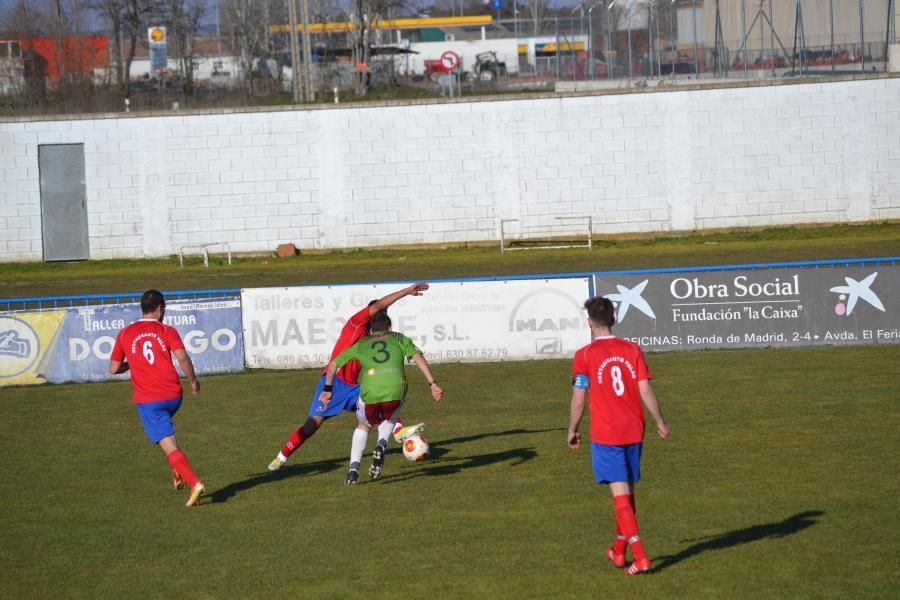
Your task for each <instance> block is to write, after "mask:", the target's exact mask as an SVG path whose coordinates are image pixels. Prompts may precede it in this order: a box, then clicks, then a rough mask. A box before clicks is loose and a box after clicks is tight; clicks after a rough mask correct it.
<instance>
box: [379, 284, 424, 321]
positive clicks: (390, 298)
mask: <svg viewBox="0 0 900 600" xmlns="http://www.w3.org/2000/svg"><path fill="white" fill-rule="evenodd" d="M427 289H428V284H427V283H414V284H412V285H411V286H409V287H405V288H403V289H402V290H397V291H396V292H394V293H393V294H388V295H387V296H385V297H384V298H381V299H379V300H378V301H377V302H376V303H375V304H373V305H372V306H370V307H369V314H370V315H374V314H375V313H377V312H379V311H382V310H385V309H386V308H387V307H389V306H390V305H391V304H393V303H394V302H396V301H397V300H399V299H400V298H405V297H406V296H421V295H422V292H424V291H426V290H427Z"/></svg>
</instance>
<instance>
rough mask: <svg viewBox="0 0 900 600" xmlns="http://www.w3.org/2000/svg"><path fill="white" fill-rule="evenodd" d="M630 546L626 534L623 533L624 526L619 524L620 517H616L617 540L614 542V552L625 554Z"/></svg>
mask: <svg viewBox="0 0 900 600" xmlns="http://www.w3.org/2000/svg"><path fill="white" fill-rule="evenodd" d="M626 548H628V543H627V541H626V540H625V535H624V534H623V533H622V528H621V527H620V526H619V519H618V518H617V519H616V541H615V542H613V547H612V549H613V554H625V550H626Z"/></svg>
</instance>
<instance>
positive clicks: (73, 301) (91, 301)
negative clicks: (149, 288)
mask: <svg viewBox="0 0 900 600" xmlns="http://www.w3.org/2000/svg"><path fill="white" fill-rule="evenodd" d="M142 294H143V292H123V293H120V294H89V295H85V296H42V297H35V298H2V299H0V310H2V311H6V312H19V311H23V310H38V311H40V310H53V309H57V308H74V307H79V306H102V305H104V304H128V303H132V302H140V301H141V295H142ZM164 295H165V297H166V299H167V300H205V299H223V298H228V299H231V298H240V296H241V290H240V289H219V290H176V291H170V292H164Z"/></svg>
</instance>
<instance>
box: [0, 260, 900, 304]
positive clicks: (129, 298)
mask: <svg viewBox="0 0 900 600" xmlns="http://www.w3.org/2000/svg"><path fill="white" fill-rule="evenodd" d="M898 262H900V256H885V257H879V258H846V259H840V260H809V261H797V262H779V263H748V264H738V265H715V266H707V267H665V268H661V269H625V270H618V271H583V272H576V273H538V274H533V273H532V274H526V275H502V276H485V277H462V278H459V279H430V280H428V281H429V282H430V283H457V282H478V281H519V280H527V279H571V278H575V277H593V276H595V275H650V274H655V273H690V272H710V271H738V270H762V269H810V268H811V269H819V268H835V267H851V266H864V265H883V264H890V265H892V266H896V264H897V263H898ZM391 283H408V281H404V282H398V281H394V282H390V281H381V282H368V283H364V284H360V283H347V284H333V285H334V286H343V285H386V284H391ZM278 287H283V286H278ZM142 293H143V292H125V293H120V294H91V295H86V296H46V297H37V298H0V311H4V312H19V311H24V310H52V309H57V308H72V307H78V306H98V305H103V304H122V303H129V302H138V301H140V298H141V294H142ZM163 293H164V294H165V296H166V299H168V300H203V299H217V298H218V299H223V298H228V299H231V298H240V295H241V290H240V289H238V288H229V289H215V290H178V291H164V292H163Z"/></svg>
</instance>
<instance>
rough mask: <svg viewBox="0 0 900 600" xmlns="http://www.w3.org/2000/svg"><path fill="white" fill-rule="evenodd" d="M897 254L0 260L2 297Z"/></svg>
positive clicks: (726, 249)
mask: <svg viewBox="0 0 900 600" xmlns="http://www.w3.org/2000/svg"><path fill="white" fill-rule="evenodd" d="M898 255H900V222H886V223H872V224H864V225H833V226H827V227H807V228H796V227H781V228H773V229H765V230H753V231H738V232H730V233H705V234H693V235H686V236H682V237H666V236H662V237H646V236H643V237H630V238H628V237H609V238H602V239H600V240H597V241H595V247H594V250H593V251H592V252H589V251H587V250H585V249H571V250H532V251H528V252H509V253H505V254H500V251H499V249H498V248H497V247H484V246H479V247H471V248H460V247H454V248H420V249H414V248H403V249H395V250H367V251H354V252H331V253H320V254H303V255H301V256H297V257H294V258H287V259H278V258H273V257H271V256H254V257H240V258H236V259H235V261H234V264H233V265H231V266H229V265H228V264H227V263H226V262H225V259H224V257H214V258H213V259H212V260H211V263H212V264H211V267H210V268H209V269H204V268H202V260H201V259H200V258H199V257H197V256H193V257H187V258H186V261H185V267H184V268H183V269H182V268H179V266H178V258H177V257H172V258H166V259H153V260H140V261H134V260H107V261H86V262H80V263H40V262H34V263H15V264H10V263H7V264H0V298H24V297H33V296H51V295H74V294H100V293H119V292H134V291H143V290H145V289H147V288H150V287H156V288H158V289H161V290H163V291H166V290H187V289H218V288H240V287H266V286H284V285H314V284H323V283H325V284H330V283H362V282H374V281H398V280H403V281H410V280H416V279H441V278H453V277H471V276H484V275H491V276H500V275H516V274H522V273H572V272H583V271H606V270H618V269H634V268H660V267H687V266H697V265H721V264H738V263H760V262H784V261H798V260H826V259H842V258H868V257H879V256H898Z"/></svg>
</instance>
